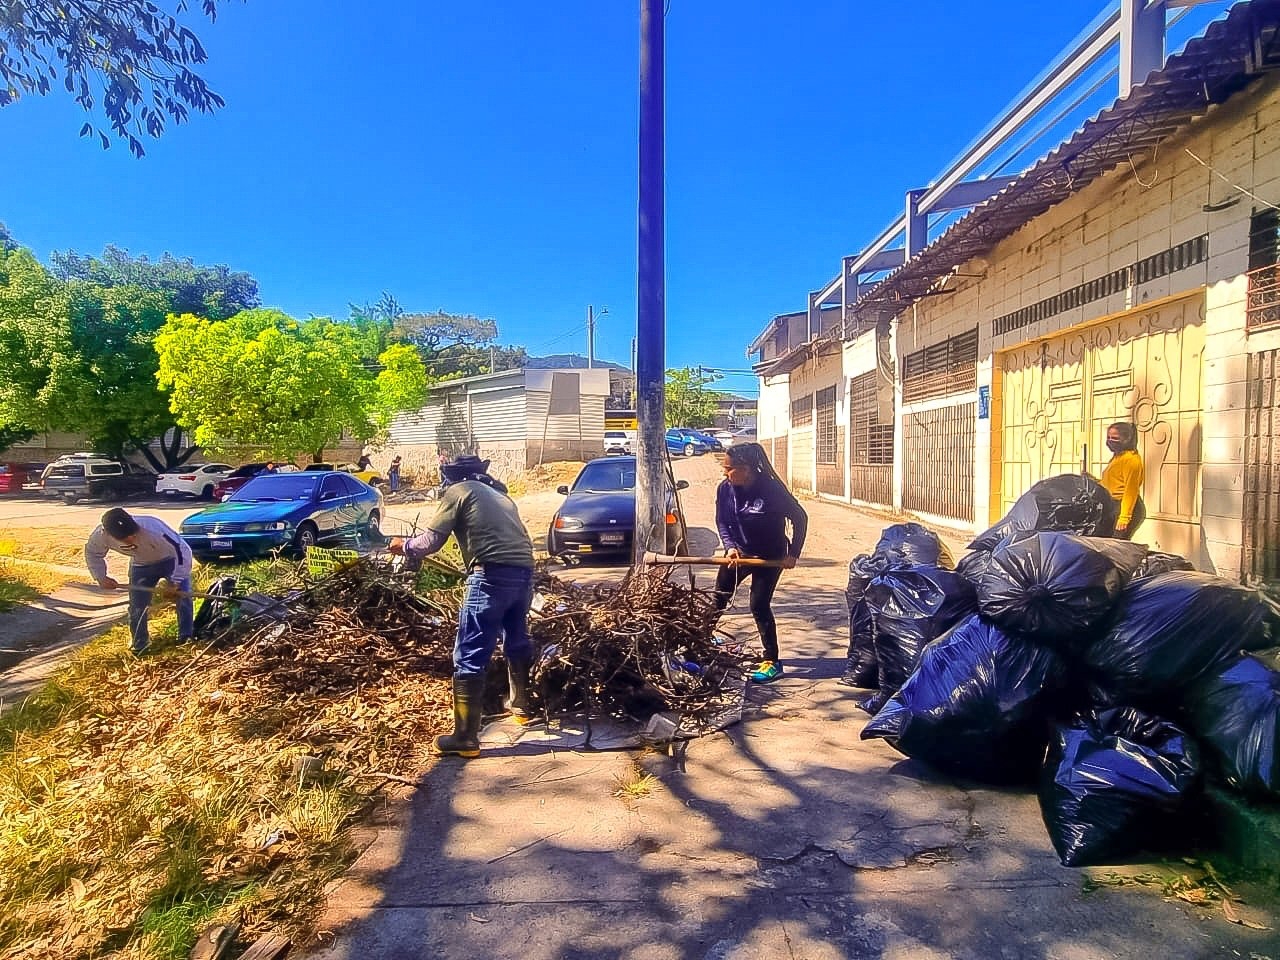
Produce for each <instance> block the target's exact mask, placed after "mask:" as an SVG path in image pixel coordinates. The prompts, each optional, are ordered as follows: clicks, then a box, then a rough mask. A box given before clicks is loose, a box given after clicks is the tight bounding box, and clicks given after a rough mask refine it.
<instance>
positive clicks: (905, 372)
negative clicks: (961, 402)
mask: <svg viewBox="0 0 1280 960" xmlns="http://www.w3.org/2000/svg"><path fill="white" fill-rule="evenodd" d="M977 384H978V329H977V327H975V328H974V329H972V330H970V331H969V332H968V333H962V334H959V335H957V336H954V337H952V338H951V339H949V340H943V341H942V343H935V344H933V345H932V346H928V347H925V348H924V349H923V350H917V351H916V352H915V353H912V354H908V355H907V356H905V357H903V358H902V399H903V401H904V402H906V403H914V402H915V401H917V400H930V399H932V398H934V397H946V396H950V395H951V394H953V393H964V392H965V391H966V390H972V389H974V388H975V387H976V386H977Z"/></svg>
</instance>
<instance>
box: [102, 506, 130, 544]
mask: <svg viewBox="0 0 1280 960" xmlns="http://www.w3.org/2000/svg"><path fill="white" fill-rule="evenodd" d="M102 529H103V531H105V532H106V534H107V536H109V537H113V538H115V539H116V540H123V539H124V538H125V537H132V536H133V535H134V534H135V533H137V532H138V521H137V520H135V519H133V517H131V516H129V514H128V513H126V512H125V511H124V510H122V509H120V508H119V507H112V508H111V509H110V510H108V511H107V512H106V513H104V514H103V515H102Z"/></svg>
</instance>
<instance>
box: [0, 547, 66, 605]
mask: <svg viewBox="0 0 1280 960" xmlns="http://www.w3.org/2000/svg"><path fill="white" fill-rule="evenodd" d="M75 579H76V578H75V577H73V576H72V575H71V574H69V573H67V572H65V571H62V570H51V569H50V568H49V567H47V566H44V565H43V564H42V563H40V562H38V561H35V560H15V559H6V558H3V557H0V580H11V581H15V582H17V583H22V584H25V585H26V586H28V587H30V588H31V589H32V590H34V591H35V592H36V595H38V596H46V595H48V594H50V593H53V592H54V591H55V590H57V589H58V588H59V587H61V586H63V585H65V584H68V583H70V582H71V581H72V580H75ZM28 599H30V598H28Z"/></svg>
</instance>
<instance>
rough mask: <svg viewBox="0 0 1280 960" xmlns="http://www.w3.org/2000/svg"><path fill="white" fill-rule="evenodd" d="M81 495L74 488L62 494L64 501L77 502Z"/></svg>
mask: <svg viewBox="0 0 1280 960" xmlns="http://www.w3.org/2000/svg"><path fill="white" fill-rule="evenodd" d="M79 499H80V497H79V495H78V494H76V492H75V491H74V490H68V491H66V492H65V493H63V495H62V502H63V503H75V502H76V501H77V500H79Z"/></svg>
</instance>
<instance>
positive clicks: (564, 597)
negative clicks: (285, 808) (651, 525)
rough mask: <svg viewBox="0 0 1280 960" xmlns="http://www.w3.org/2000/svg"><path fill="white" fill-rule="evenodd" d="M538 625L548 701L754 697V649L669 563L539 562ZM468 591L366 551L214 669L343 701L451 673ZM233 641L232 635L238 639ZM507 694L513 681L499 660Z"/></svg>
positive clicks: (585, 706) (257, 624)
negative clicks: (611, 570) (579, 580)
mask: <svg viewBox="0 0 1280 960" xmlns="http://www.w3.org/2000/svg"><path fill="white" fill-rule="evenodd" d="M535 588H536V593H537V599H536V601H535V612H534V614H533V616H532V618H531V622H530V633H531V635H532V638H533V643H534V648H535V656H536V661H535V663H536V665H535V670H534V680H535V681H536V682H535V685H534V696H535V704H536V705H537V706H538V707H539V708H540V709H541V710H542V711H543V712H544V713H545V714H547V715H549V716H550V715H555V714H557V713H561V712H564V711H576V710H587V711H589V712H591V713H595V714H608V715H613V716H619V717H623V716H629V717H631V718H633V719H637V720H646V719H648V717H649V716H651V715H652V714H653V713H655V712H658V711H661V710H669V711H672V712H675V713H678V714H680V715H681V716H682V717H683V718H684V719H685V722H686V726H689V727H692V728H697V727H698V726H701V725H704V724H706V723H707V722H709V721H710V720H711V719H712V718H713V717H714V716H715V715H716V714H718V713H719V712H720V711H721V710H722V709H723V708H724V707H725V706H726V705H728V704H729V703H731V702H734V701H735V700H736V698H738V697H739V696H740V691H741V678H742V667H743V663H742V659H741V657H740V656H739V655H738V653H737V652H736V650H735V649H733V648H732V647H728V646H726V645H724V644H722V643H721V642H720V641H719V639H718V638H717V637H716V636H715V625H716V620H717V614H716V610H715V606H714V603H713V601H712V597H711V595H710V594H709V593H707V592H705V591H701V590H697V589H694V588H691V587H688V586H684V585H682V584H680V583H677V582H673V581H672V580H671V579H669V578H668V576H667V575H666V574H664V573H658V572H652V571H633V572H632V573H631V574H629V575H628V576H627V577H626V578H625V579H624V580H623V582H622V583H621V584H620V585H595V586H581V585H575V584H571V583H566V582H564V581H562V580H559V579H557V578H556V577H554V576H551V575H550V574H548V573H546V572H539V574H538V576H537V580H536V584H535ZM462 595H463V593H462V587H461V585H460V584H459V585H457V586H455V587H452V588H450V589H436V590H432V591H430V592H427V593H421V592H417V591H416V590H415V575H414V574H412V573H409V572H406V571H403V570H396V569H393V568H392V567H391V566H390V565H388V564H386V563H383V562H379V561H374V560H365V561H362V562H360V563H359V564H357V565H355V566H352V567H349V568H347V569H346V570H343V571H341V572H339V573H336V574H334V575H333V576H331V577H329V578H328V579H326V580H324V581H323V582H322V583H320V584H319V585H317V586H316V587H314V588H312V589H311V590H309V591H307V592H305V593H304V594H302V595H301V596H299V597H296V598H294V599H292V600H288V601H286V602H285V604H284V605H283V612H284V619H282V620H273V619H270V618H267V619H265V620H263V619H256V620H250V621H248V622H247V623H243V624H242V625H241V626H240V627H239V628H238V629H237V630H235V631H233V633H232V635H231V636H230V637H229V638H227V639H228V640H229V641H230V643H231V644H233V646H231V647H230V649H226V650H225V652H224V654H223V655H222V656H221V657H219V658H218V660H219V661H220V662H219V663H218V665H217V666H216V667H215V668H214V669H215V671H216V672H217V673H218V674H219V678H218V684H219V688H220V689H224V690H225V689H237V690H243V689H248V688H260V689H262V690H264V691H267V690H270V691H271V692H272V693H273V694H274V695H286V696H288V695H298V694H305V695H308V696H322V697H333V696H341V695H345V694H347V693H350V692H352V691H355V690H357V689H361V690H364V691H365V693H366V695H369V694H371V693H372V692H373V690H375V689H377V688H379V687H383V686H386V685H388V684H391V683H394V682H396V681H397V680H398V679H401V678H404V677H406V676H410V675H427V676H431V677H436V678H441V679H443V678H447V677H449V676H450V675H451V673H452V662H451V656H450V654H451V650H452V646H453V639H454V631H455V625H456V623H457V618H458V609H459V607H460V605H461V601H462ZM224 646H225V644H224ZM494 674H495V676H494V683H493V697H492V699H493V701H494V702H493V704H492V706H493V707H494V708H495V709H497V706H498V705H497V701H498V699H499V695H500V693H501V692H504V691H503V688H504V687H505V669H504V668H503V667H502V666H501V665H495V668H494Z"/></svg>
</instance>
